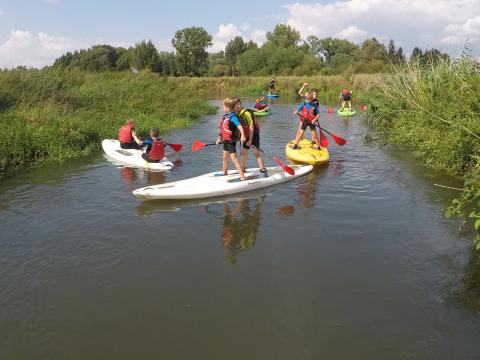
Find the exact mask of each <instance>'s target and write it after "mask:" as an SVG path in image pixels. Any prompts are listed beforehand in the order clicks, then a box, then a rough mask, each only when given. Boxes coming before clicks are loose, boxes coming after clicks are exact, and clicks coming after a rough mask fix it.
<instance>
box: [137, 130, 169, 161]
mask: <svg viewBox="0 0 480 360" xmlns="http://www.w3.org/2000/svg"><path fill="white" fill-rule="evenodd" d="M150 138H151V140H145V141H144V142H143V144H144V145H147V149H146V151H145V152H144V153H143V154H142V158H143V160H145V161H146V162H149V163H157V162H159V161H160V160H162V159H163V158H164V157H165V143H164V142H163V140H162V139H159V138H158V129H157V128H151V129H150Z"/></svg>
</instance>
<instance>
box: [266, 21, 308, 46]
mask: <svg viewBox="0 0 480 360" xmlns="http://www.w3.org/2000/svg"><path fill="white" fill-rule="evenodd" d="M300 40H301V36H300V33H299V32H298V31H297V30H295V29H294V28H293V27H291V26H290V25H286V24H278V25H276V26H275V28H274V29H273V32H270V31H269V32H267V42H266V45H268V44H272V45H275V46H278V47H292V46H293V47H295V46H298V43H299V42H300Z"/></svg>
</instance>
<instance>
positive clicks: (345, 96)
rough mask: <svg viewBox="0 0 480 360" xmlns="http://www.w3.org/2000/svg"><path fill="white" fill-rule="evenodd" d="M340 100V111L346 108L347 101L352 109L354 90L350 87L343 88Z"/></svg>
mask: <svg viewBox="0 0 480 360" xmlns="http://www.w3.org/2000/svg"><path fill="white" fill-rule="evenodd" d="M339 100H340V101H341V102H342V109H341V110H340V111H344V110H345V102H348V108H349V109H350V111H352V92H351V91H350V90H348V89H343V90H342V92H341V93H340V98H339Z"/></svg>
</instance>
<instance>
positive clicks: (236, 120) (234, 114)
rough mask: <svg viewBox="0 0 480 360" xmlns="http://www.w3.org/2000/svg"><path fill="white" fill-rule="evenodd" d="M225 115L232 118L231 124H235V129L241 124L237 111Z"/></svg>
mask: <svg viewBox="0 0 480 360" xmlns="http://www.w3.org/2000/svg"><path fill="white" fill-rule="evenodd" d="M225 116H226V117H228V118H229V119H230V124H234V125H235V130H236V128H237V127H239V126H240V120H239V119H238V116H237V113H236V112H234V111H232V112H231V113H228V114H225Z"/></svg>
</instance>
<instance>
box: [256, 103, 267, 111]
mask: <svg viewBox="0 0 480 360" xmlns="http://www.w3.org/2000/svg"><path fill="white" fill-rule="evenodd" d="M266 107H267V105H266V104H264V103H261V102H259V103H255V109H257V110H263V109H265V108H266Z"/></svg>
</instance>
